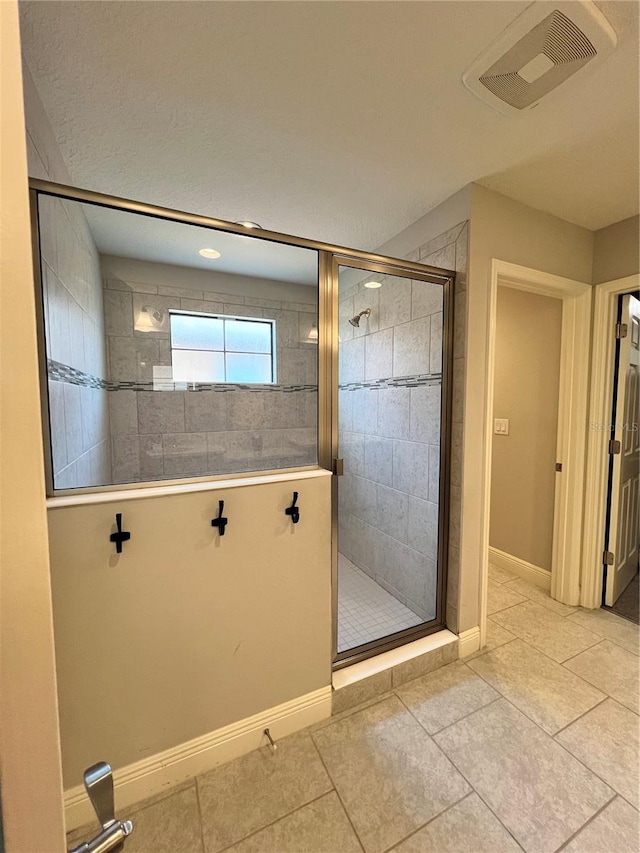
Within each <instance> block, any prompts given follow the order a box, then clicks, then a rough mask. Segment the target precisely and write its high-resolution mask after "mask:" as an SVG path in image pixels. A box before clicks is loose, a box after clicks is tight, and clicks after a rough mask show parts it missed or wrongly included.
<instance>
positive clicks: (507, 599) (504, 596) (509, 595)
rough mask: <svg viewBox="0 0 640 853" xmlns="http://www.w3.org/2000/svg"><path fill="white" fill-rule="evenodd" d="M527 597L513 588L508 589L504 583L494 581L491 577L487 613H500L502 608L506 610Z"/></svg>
mask: <svg viewBox="0 0 640 853" xmlns="http://www.w3.org/2000/svg"><path fill="white" fill-rule="evenodd" d="M526 600H527V599H526V598H525V597H524V595H520V594H519V593H517V592H514V591H513V590H511V589H507V587H506V586H505V585H504V584H501V583H498V582H497V581H492V580H491V579H489V586H488V590H487V613H488V614H489V616H491V615H492V614H494V613H498V612H499V611H500V610H506V609H507V608H508V607H513V606H514V605H515V604H520V603H521V602H523V601H526Z"/></svg>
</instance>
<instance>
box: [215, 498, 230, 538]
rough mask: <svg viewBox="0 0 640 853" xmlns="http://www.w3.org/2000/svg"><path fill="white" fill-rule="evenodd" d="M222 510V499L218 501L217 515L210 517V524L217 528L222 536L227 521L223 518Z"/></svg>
mask: <svg viewBox="0 0 640 853" xmlns="http://www.w3.org/2000/svg"><path fill="white" fill-rule="evenodd" d="M223 510H224V501H218V517H217V518H212V519H211V526H212V527H217V528H218V530H219V531H220V536H224V531H225V528H226V526H227V524H228V523H229V519H228V518H225V517H224V516H223V515H222V511H223Z"/></svg>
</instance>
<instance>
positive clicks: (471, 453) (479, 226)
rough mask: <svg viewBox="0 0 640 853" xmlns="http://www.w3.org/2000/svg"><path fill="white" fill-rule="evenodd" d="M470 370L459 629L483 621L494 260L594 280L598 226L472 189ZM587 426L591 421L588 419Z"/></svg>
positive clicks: (481, 189) (483, 189) (467, 400)
mask: <svg viewBox="0 0 640 853" xmlns="http://www.w3.org/2000/svg"><path fill="white" fill-rule="evenodd" d="M471 190H472V192H471V226H470V228H471V237H470V246H469V252H470V258H469V281H468V285H467V293H468V316H469V317H473V318H474V322H470V323H468V326H467V370H466V375H465V394H464V397H465V425H464V437H463V477H464V493H463V507H462V521H461V525H462V533H461V536H462V540H461V552H460V560H461V574H460V584H461V589H460V621H459V627H460V630H466V629H468V628H472V627H473V626H474V625H477V624H478V622H479V612H480V592H481V590H480V580H481V571H480V569H481V546H482V531H483V527H484V506H483V504H484V471H483V460H484V432H483V426H482V425H483V424H484V419H485V389H486V381H487V367H488V366H487V316H488V308H489V284H490V275H491V259H492V258H498V259H500V260H503V261H510V262H511V263H515V264H521V265H523V266H527V267H531V268H533V269H537V270H543V271H544V272H549V273H552V274H554V275H560V276H566V277H567V278H571V279H574V280H576V281H582V282H587V283H588V282H590V281H591V263H592V257H593V232H591V231H588V230H586V229H585V228H580V227H579V226H577V225H572V224H571V223H569V222H564V221H563V220H562V219H558V218H557V217H555V216H551V215H550V214H548V213H544V212H542V211H539V210H534V209H533V208H530V207H527V206H526V205H524V204H520V203H519V202H516V201H512V200H511V199H509V198H506V196H503V195H500V194H499V193H496V192H493V191H492V190H488V189H485V188H484V187H481V186H478V185H476V184H473V185H472V187H471ZM585 428H586V425H585Z"/></svg>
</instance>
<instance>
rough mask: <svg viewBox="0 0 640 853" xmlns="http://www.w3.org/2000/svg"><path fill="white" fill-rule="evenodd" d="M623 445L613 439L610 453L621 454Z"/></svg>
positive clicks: (610, 443) (610, 444)
mask: <svg viewBox="0 0 640 853" xmlns="http://www.w3.org/2000/svg"><path fill="white" fill-rule="evenodd" d="M621 448H622V445H621V444H620V442H619V441H616V439H615V438H612V439H611V441H610V442H609V453H620V450H621Z"/></svg>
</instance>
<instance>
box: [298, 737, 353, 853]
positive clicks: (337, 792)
mask: <svg viewBox="0 0 640 853" xmlns="http://www.w3.org/2000/svg"><path fill="white" fill-rule="evenodd" d="M310 737H311V742H312V743H313V746H314V749H315V751H316V752H317V754H318V758H319V759H320V761H321V762H322V766H323V767H324V770H325V773H326V774H327V776H328V777H329V781H330V782H331V784H332V786H333V790H334V791H335V793H336V796H337V798H338V802H339V803H340V805H341V806H342V810H343V812H344V813H345V816H346V818H347V820H348V821H349V825H350V826H351V829H352V830H353V833H354V835H355V837H356V840H357V842H358V844H359V845H360V847H361V849H362V851H363V853H364V849H365V848H364V842H363V841H362V840H361V838H360V835H359V834H358V831H357V830H356V828H355V826H354V825H353V821H352V820H351V815H350V814H349V812H348V811H347V807H346V806H345V804H344V802H343V799H342V797H341V796H340V792H339V791H338V788H337V787H336V784H335V782H334V780H333V777H332V776H331V773H330V772H329V768H328V767H327V765H326V762H325V760H324V758H323V757H322V753H321V752H320V750H319V749H318V744H317V743H316V742H315V739H314V737H313V735H310Z"/></svg>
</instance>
